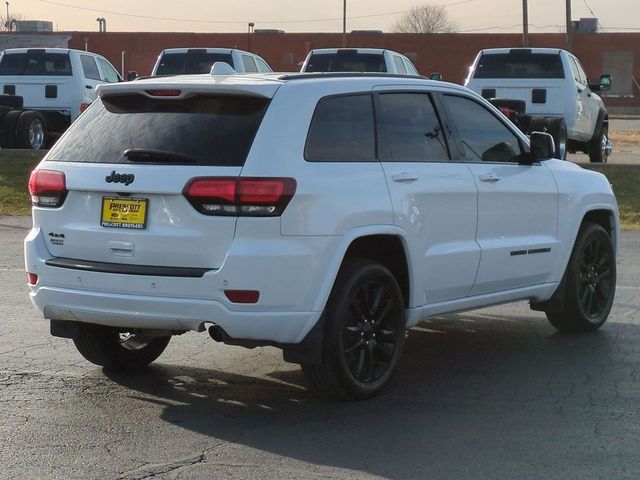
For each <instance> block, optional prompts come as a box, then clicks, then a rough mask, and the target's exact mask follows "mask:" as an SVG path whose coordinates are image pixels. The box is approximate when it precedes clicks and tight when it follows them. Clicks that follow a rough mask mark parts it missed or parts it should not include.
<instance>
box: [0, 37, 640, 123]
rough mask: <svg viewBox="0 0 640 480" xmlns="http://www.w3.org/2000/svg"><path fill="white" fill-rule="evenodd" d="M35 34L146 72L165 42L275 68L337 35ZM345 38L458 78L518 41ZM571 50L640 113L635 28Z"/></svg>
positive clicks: (557, 40)
mask: <svg viewBox="0 0 640 480" xmlns="http://www.w3.org/2000/svg"><path fill="white" fill-rule="evenodd" d="M21 35H25V36H26V35H29V36H30V37H34V36H35V35H36V34H33V33H32V34H16V33H5V34H0V43H1V44H2V46H4V47H5V48H7V46H8V44H10V39H14V40H15V42H16V43H19V41H20V37H21ZM37 35H39V36H41V38H42V40H43V43H45V44H46V42H47V39H46V37H47V36H52V37H53V36H56V35H57V36H58V37H60V36H61V35H62V36H66V37H65V38H67V39H68V46H69V47H70V48H77V49H85V48H87V49H88V50H90V51H93V52H97V53H100V54H102V55H104V56H106V57H107V58H108V59H109V60H110V61H111V62H112V63H113V65H114V66H115V67H116V68H117V69H118V70H121V71H125V72H126V71H130V70H135V71H137V72H138V73H139V74H141V75H147V74H149V72H150V71H151V69H152V67H153V64H154V62H155V60H156V58H157V56H158V53H159V52H160V51H161V50H162V49H164V48H171V47H229V48H240V49H243V50H250V51H252V52H256V53H258V54H260V55H261V56H263V57H264V58H265V59H266V60H267V61H268V62H269V64H270V65H271V66H272V67H273V69H274V70H276V71H297V70H298V69H299V66H298V64H299V62H301V61H302V60H303V59H304V58H305V56H306V54H307V52H308V51H309V50H310V49H313V48H327V47H338V46H340V45H341V43H342V35H341V34H339V33H287V34H261V33H253V34H248V33H165V32H105V33H99V32H64V33H63V32H54V33H45V34H37ZM3 37H4V38H3ZM529 43H530V45H531V46H533V47H558V48H565V47H566V37H565V35H564V34H561V33H557V34H553V33H550V34H547V33H544V34H531V35H530V37H529ZM15 46H20V45H17V44H16V45H15ZM43 46H44V45H43ZM347 46H349V47H374V48H388V49H391V50H395V51H398V52H401V53H404V54H406V55H407V56H408V57H410V58H411V59H412V60H413V61H414V63H415V65H416V67H417V68H418V70H419V71H420V72H421V73H422V74H426V75H428V74H429V73H431V72H440V73H442V74H443V76H444V79H445V80H448V81H452V82H456V83H462V82H463V81H464V79H465V77H466V75H467V69H468V67H469V65H471V63H472V61H473V59H474V57H475V55H476V53H477V52H478V50H480V49H482V48H490V47H519V46H522V35H520V34H515V33H514V34H492V33H482V34H469V33H461V34H399V33H390V34H376V33H352V34H348V35H347ZM573 52H574V53H575V54H576V55H577V56H578V57H579V58H580V59H581V61H582V63H583V64H584V66H585V69H586V70H587V73H588V74H589V75H590V76H591V77H593V78H594V79H597V77H598V76H599V75H600V73H603V72H606V73H610V74H612V75H613V77H614V86H613V88H612V90H611V91H610V92H607V96H606V97H605V101H606V103H607V104H608V106H609V108H610V110H611V111H613V112H618V113H640V85H639V82H640V33H596V34H584V35H576V36H575V38H574V42H573Z"/></svg>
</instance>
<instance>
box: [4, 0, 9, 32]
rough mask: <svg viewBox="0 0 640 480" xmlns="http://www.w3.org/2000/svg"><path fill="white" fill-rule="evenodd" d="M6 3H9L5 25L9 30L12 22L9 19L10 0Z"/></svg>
mask: <svg viewBox="0 0 640 480" xmlns="http://www.w3.org/2000/svg"><path fill="white" fill-rule="evenodd" d="M4 3H6V4H7V17H6V18H5V22H4V26H5V27H6V28H7V30H11V23H10V20H9V2H4Z"/></svg>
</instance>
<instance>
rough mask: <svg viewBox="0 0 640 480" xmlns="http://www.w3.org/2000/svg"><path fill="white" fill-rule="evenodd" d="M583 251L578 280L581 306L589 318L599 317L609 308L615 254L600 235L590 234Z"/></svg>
mask: <svg viewBox="0 0 640 480" xmlns="http://www.w3.org/2000/svg"><path fill="white" fill-rule="evenodd" d="M581 253H582V255H581V256H580V260H579V262H580V264H579V269H580V273H579V280H578V282H577V289H578V292H577V293H578V300H579V302H580V308H581V309H582V311H583V312H584V314H585V315H586V316H587V317H588V318H593V319H598V318H600V317H601V316H602V314H603V313H604V312H605V311H606V310H607V307H608V303H609V299H610V297H611V294H612V288H613V285H614V284H613V282H612V281H611V278H612V275H613V272H614V270H615V268H614V265H612V262H613V255H612V254H611V252H610V249H609V248H607V245H605V244H604V242H603V239H602V238H601V236H599V235H592V236H590V237H589V238H588V239H587V242H586V244H585V245H584V248H583V250H582V252H581Z"/></svg>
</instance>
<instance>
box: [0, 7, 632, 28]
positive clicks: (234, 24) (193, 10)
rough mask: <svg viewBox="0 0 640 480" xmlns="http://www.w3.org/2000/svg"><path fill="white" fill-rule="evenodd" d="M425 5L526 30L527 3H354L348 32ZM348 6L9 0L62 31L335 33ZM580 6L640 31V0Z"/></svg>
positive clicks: (542, 23) (542, 18)
mask: <svg viewBox="0 0 640 480" xmlns="http://www.w3.org/2000/svg"><path fill="white" fill-rule="evenodd" d="M425 3H429V4H432V5H446V6H447V7H446V8H447V11H448V13H449V16H450V17H451V19H452V20H453V21H455V22H456V24H457V25H458V30H459V31H471V30H482V29H489V31H496V32H500V31H521V26H520V25H521V23H522V0H433V1H430V2H420V1H419V0H418V1H416V0H393V1H389V0H387V1H383V0H347V17H348V20H347V30H354V29H380V30H384V31H391V26H392V25H393V22H394V20H395V19H397V18H398V17H399V16H400V15H401V13H397V12H402V11H404V10H408V9H410V8H411V7H412V6H414V5H423V4H425ZM528 3H529V22H530V24H531V25H530V27H529V28H530V31H531V32H538V31H546V32H557V31H560V29H561V28H562V25H564V22H565V3H566V2H565V0H528ZM0 5H1V4H0ZM342 5H343V2H342V0H324V1H322V0H254V1H249V0H234V1H222V0H177V1H168V0H134V1H132V0H9V15H10V16H11V15H12V14H14V13H17V14H20V15H22V16H23V17H25V18H26V19H31V20H51V21H53V22H54V29H57V30H97V29H98V24H97V22H96V18H97V17H98V16H102V17H105V18H106V20H107V30H109V31H182V32H183V31H187V32H238V31H241V32H244V31H246V29H247V22H255V23H256V27H255V28H279V29H282V30H286V31H288V32H331V31H334V32H335V31H342ZM73 7H79V8H73ZM572 8H573V18H574V19H576V20H577V19H579V18H580V17H590V16H592V15H591V13H590V10H591V11H593V13H594V14H595V16H596V17H598V18H599V20H600V24H601V26H602V27H604V29H605V30H615V29H620V28H628V29H634V28H635V29H637V30H638V31H640V0H572ZM394 12H395V13H394ZM4 14H6V11H3V15H4ZM148 17H162V18H163V19H160V18H156V19H154V18H148ZM358 17H360V18H358ZM170 19H175V20H170ZM178 20H180V21H178ZM185 20H186V21H185ZM310 20H311V21H310ZM538 27H541V28H538Z"/></svg>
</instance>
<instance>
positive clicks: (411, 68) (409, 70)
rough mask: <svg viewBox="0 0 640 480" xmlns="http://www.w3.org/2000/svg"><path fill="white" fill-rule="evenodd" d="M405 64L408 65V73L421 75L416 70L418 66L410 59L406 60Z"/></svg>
mask: <svg viewBox="0 0 640 480" xmlns="http://www.w3.org/2000/svg"><path fill="white" fill-rule="evenodd" d="M404 66H405V67H406V69H407V73H408V74H409V75H419V73H418V70H416V67H414V66H413V63H411V62H410V61H409V60H407V59H405V60H404Z"/></svg>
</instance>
